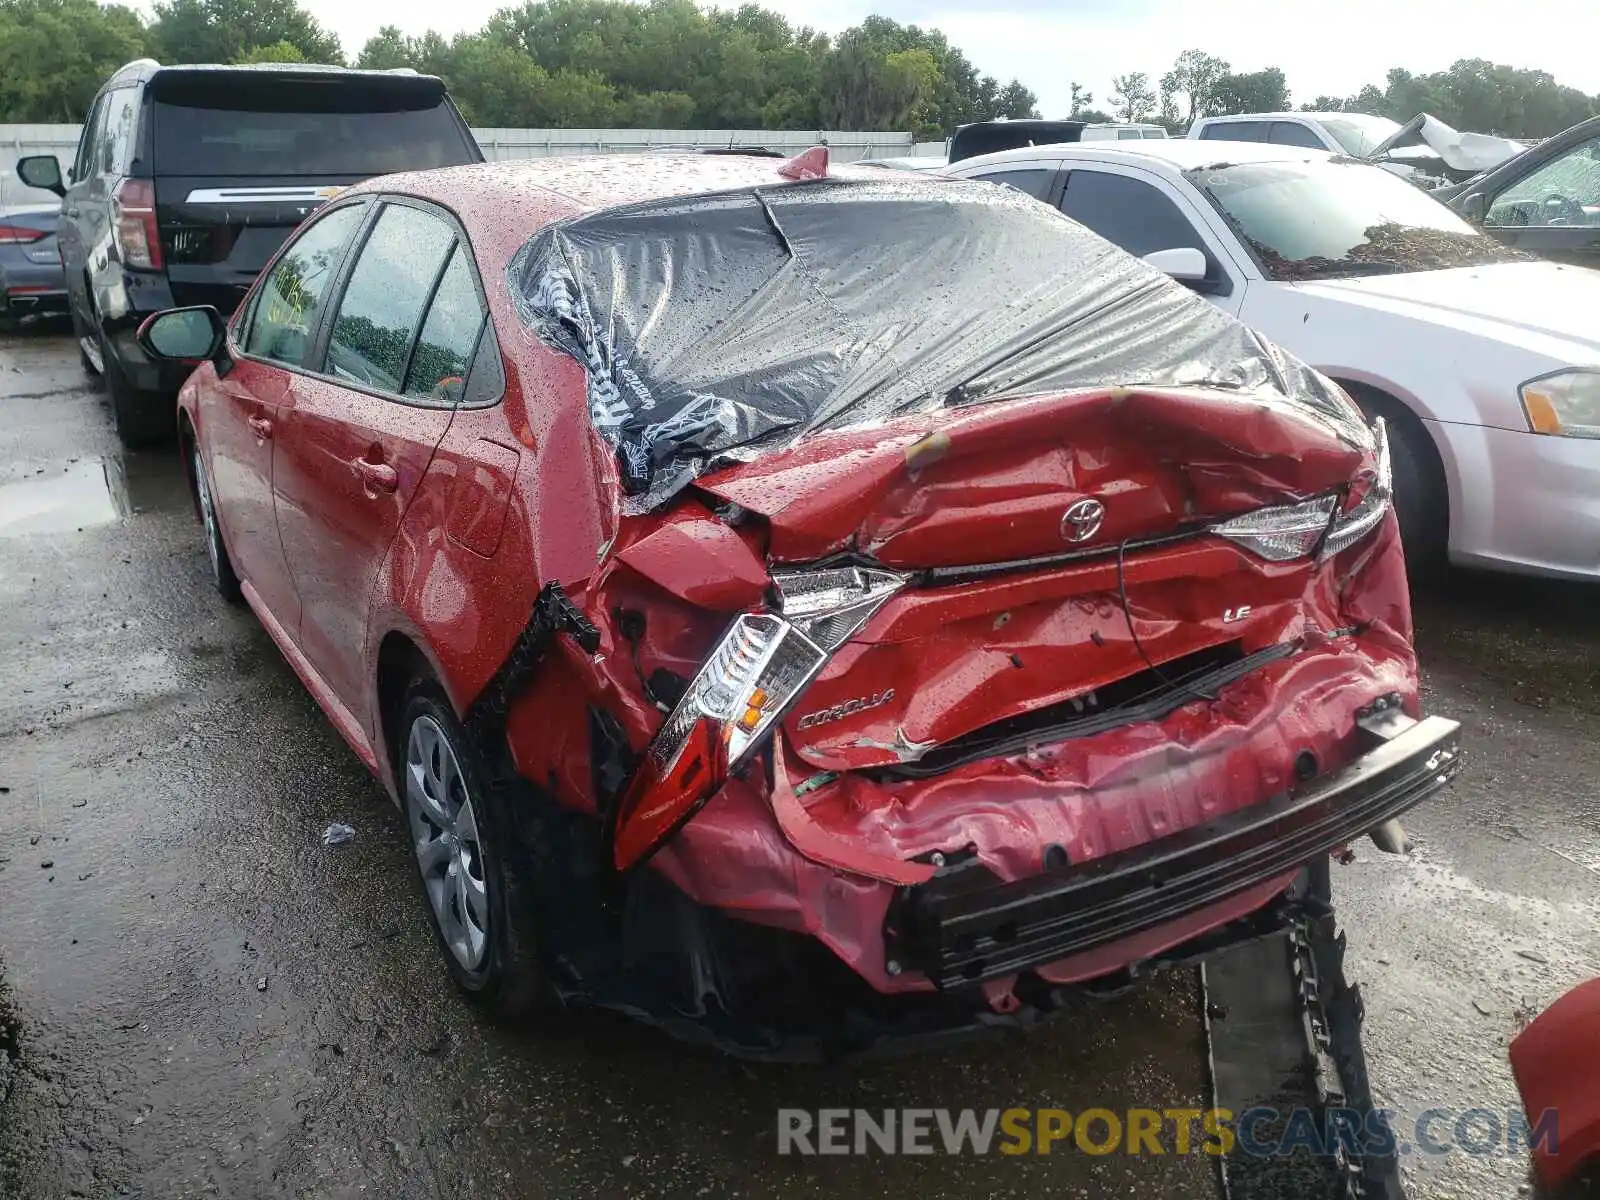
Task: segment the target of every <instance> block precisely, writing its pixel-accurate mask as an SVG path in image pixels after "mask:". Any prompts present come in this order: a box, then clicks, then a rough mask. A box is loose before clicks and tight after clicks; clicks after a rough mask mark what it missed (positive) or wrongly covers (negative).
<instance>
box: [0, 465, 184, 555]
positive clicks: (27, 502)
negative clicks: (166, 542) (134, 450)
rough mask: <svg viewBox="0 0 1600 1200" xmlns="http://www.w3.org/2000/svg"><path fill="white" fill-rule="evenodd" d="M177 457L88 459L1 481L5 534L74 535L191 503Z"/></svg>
mask: <svg viewBox="0 0 1600 1200" xmlns="http://www.w3.org/2000/svg"><path fill="white" fill-rule="evenodd" d="M183 488H184V483H183V471H182V468H181V467H180V466H179V465H178V462H177V460H176V458H174V457H171V456H161V455H139V456H129V457H128V458H126V459H123V458H104V459H102V458H85V459H82V460H80V461H78V462H75V463H67V464H66V465H65V466H57V465H52V466H48V467H45V468H43V470H42V471H40V470H38V469H36V470H35V472H34V473H33V474H31V475H25V476H23V477H22V478H21V479H18V480H15V481H13V482H11V483H4V484H0V537H23V536H26V535H29V534H41V533H72V532H75V531H77V530H79V529H87V528H90V527H92V526H96V525H110V524H113V523H114V522H117V521H120V520H122V519H123V518H125V517H128V516H131V515H132V514H134V513H142V512H148V511H151V510H153V509H171V508H176V507H179V506H181V505H182V504H183V503H184V502H185V496H184V490H183Z"/></svg>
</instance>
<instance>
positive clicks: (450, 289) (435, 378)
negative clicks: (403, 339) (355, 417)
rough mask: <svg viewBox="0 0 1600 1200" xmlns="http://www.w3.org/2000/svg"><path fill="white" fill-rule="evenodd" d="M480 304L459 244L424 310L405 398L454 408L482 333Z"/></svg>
mask: <svg viewBox="0 0 1600 1200" xmlns="http://www.w3.org/2000/svg"><path fill="white" fill-rule="evenodd" d="M483 317H484V313H483V305H482V304H480V303H479V301H478V286H477V284H475V283H474V282H473V279H472V269H471V267H469V266H468V265H467V248H466V247H465V246H463V245H461V244H460V243H459V242H458V243H457V244H456V248H455V253H453V254H452V255H451V256H450V265H449V266H448V267H446V268H445V271H444V278H442V279H441V280H439V290H438V291H436V292H435V293H434V294H433V303H432V304H430V305H429V306H428V319H427V320H426V321H424V322H423V323H422V336H420V337H419V338H417V348H416V350H414V351H413V352H412V354H411V366H410V368H409V369H408V370H407V372H406V388H405V391H406V395H408V396H424V397H430V398H432V399H435V400H440V401H443V402H444V403H446V404H454V403H456V402H457V401H458V400H460V398H461V394H462V390H463V388H464V386H465V383H466V377H467V367H468V365H469V364H470V362H471V361H472V352H473V349H474V348H475V347H476V346H477V344H478V333H479V331H480V330H482V328H483Z"/></svg>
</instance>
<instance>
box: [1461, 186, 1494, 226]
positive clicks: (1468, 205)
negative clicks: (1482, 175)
mask: <svg viewBox="0 0 1600 1200" xmlns="http://www.w3.org/2000/svg"><path fill="white" fill-rule="evenodd" d="M1487 207H1488V205H1487V202H1486V201H1485V200H1484V198H1483V193H1482V192H1473V193H1472V194H1471V195H1470V196H1468V197H1467V198H1466V199H1464V200H1463V201H1462V202H1461V215H1462V216H1463V217H1465V218H1466V219H1467V220H1469V221H1471V222H1472V223H1473V224H1474V225H1482V224H1483V214H1484V212H1485V211H1486V209H1487Z"/></svg>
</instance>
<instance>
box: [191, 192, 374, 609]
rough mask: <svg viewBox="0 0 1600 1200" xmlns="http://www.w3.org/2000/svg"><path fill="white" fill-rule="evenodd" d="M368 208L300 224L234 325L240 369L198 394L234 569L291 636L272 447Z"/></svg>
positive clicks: (290, 586) (292, 596) (351, 207)
mask: <svg viewBox="0 0 1600 1200" xmlns="http://www.w3.org/2000/svg"><path fill="white" fill-rule="evenodd" d="M369 207H370V205H367V204H345V205H341V206H339V207H337V208H334V209H330V210H329V211H327V212H325V213H321V214H319V215H318V217H317V219H316V220H315V221H313V222H311V223H310V224H308V225H307V226H306V228H305V229H303V230H302V231H301V233H300V236H299V237H298V238H297V239H296V240H295V242H294V244H293V245H291V246H289V247H288V248H287V249H285V250H284V252H283V255H282V257H280V258H279V259H278V261H277V263H276V264H274V266H273V268H272V274H271V275H269V276H268V277H267V278H266V279H265V280H264V281H263V282H262V285H261V288H260V290H259V291H258V292H257V293H256V298H255V302H254V304H253V306H252V308H251V311H250V312H249V313H248V314H246V316H245V317H244V318H243V319H242V320H241V321H240V322H239V323H238V325H237V328H236V338H237V341H236V345H235V347H234V349H235V354H234V366H233V369H232V370H231V371H229V372H228V373H227V374H226V375H221V376H218V377H217V379H216V381H215V383H214V384H213V385H212V386H209V387H206V388H202V389H201V391H200V394H199V403H200V413H199V420H198V424H199V433H200V444H201V446H202V448H203V449H204V451H205V453H206V459H207V465H208V467H209V470H210V472H211V490H212V496H213V498H214V500H215V502H216V507H217V519H218V521H219V522H220V524H221V525H222V531H223V536H224V538H225V539H226V541H227V545H228V554H229V556H230V557H231V558H232V559H233V566H234V570H235V571H237V572H238V574H239V578H240V579H241V580H242V581H244V582H245V583H247V584H248V585H249V586H250V588H251V589H252V590H253V591H254V592H255V594H256V598H257V599H258V600H259V601H260V602H261V603H262V604H264V605H265V606H266V608H267V609H268V611H269V612H270V613H271V614H272V618H273V620H275V621H276V622H277V623H278V624H279V625H280V626H282V627H283V628H284V629H285V630H286V631H288V633H289V634H290V635H291V636H292V635H293V633H294V630H295V629H296V627H297V626H298V625H299V622H300V598H299V595H298V594H297V593H296V591H295V588H294V581H293V579H292V578H291V576H290V573H289V564H288V562H287V561H286V560H285V558H284V556H283V544H282V542H281V540H280V539H279V537H278V523H277V518H276V516H275V515H274V511H273V508H274V505H273V497H272V468H273V447H274V445H275V444H276V442H277V439H278V438H279V437H280V436H281V428H282V425H283V414H284V410H285V408H286V407H287V406H288V405H290V404H292V403H293V400H294V391H295V383H296V380H297V378H298V372H299V371H301V370H303V369H304V368H305V365H306V362H307V359H308V356H309V354H310V352H311V348H312V345H313V342H314V338H315V334H316V332H317V329H318V327H319V326H320V324H321V322H322V318H323V315H324V311H325V309H326V306H327V302H328V300H329V298H330V292H331V291H332V287H333V282H334V279H335V278H336V277H337V276H338V274H339V269H340V266H341V265H342V263H343V261H344V258H345V255H346V254H347V253H348V251H349V247H350V244H351V242H352V241H353V240H354V238H355V235H356V232H357V230H358V229H360V227H361V223H362V219H363V218H364V217H365V216H366V213H367V211H368V209H369Z"/></svg>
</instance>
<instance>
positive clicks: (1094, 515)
mask: <svg viewBox="0 0 1600 1200" xmlns="http://www.w3.org/2000/svg"><path fill="white" fill-rule="evenodd" d="M1105 519H1106V506H1105V505H1104V504H1101V503H1100V501H1098V500H1090V499H1087V498H1085V499H1083V500H1077V501H1074V502H1073V503H1072V504H1071V505H1069V506H1068V508H1067V511H1066V512H1064V513H1062V514H1061V536H1062V537H1063V538H1065V539H1066V540H1067V541H1069V542H1087V541H1088V540H1089V539H1090V538H1092V537H1093V536H1094V535H1095V534H1097V533H1099V532H1100V523H1101V522H1102V521H1104V520H1105Z"/></svg>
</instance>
